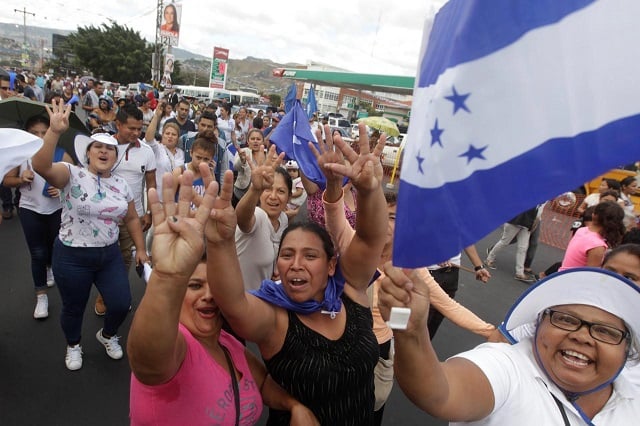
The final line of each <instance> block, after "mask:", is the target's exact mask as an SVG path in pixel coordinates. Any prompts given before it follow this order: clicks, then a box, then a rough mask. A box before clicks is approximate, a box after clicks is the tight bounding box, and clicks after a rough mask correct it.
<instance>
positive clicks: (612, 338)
mask: <svg viewBox="0 0 640 426" xmlns="http://www.w3.org/2000/svg"><path fill="white" fill-rule="evenodd" d="M544 314H545V315H549V322H551V325H553V326H555V327H557V328H559V329H561V330H565V331H578V330H579V329H580V328H582V326H584V325H586V326H587V327H588V328H589V334H590V335H591V337H593V338H594V339H596V340H598V341H600V342H603V343H608V344H610V345H619V344H620V343H622V341H623V340H624V339H625V338H626V337H627V336H629V332H628V331H626V330H625V331H623V330H620V329H617V328H615V327H611V326H609V325H604V324H598V323H593V322H589V321H585V320H583V319H580V318H578V317H576V316H573V315H571V314H567V313H565V312H560V311H554V310H552V309H545V311H544Z"/></svg>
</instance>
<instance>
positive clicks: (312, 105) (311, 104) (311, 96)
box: [306, 86, 318, 118]
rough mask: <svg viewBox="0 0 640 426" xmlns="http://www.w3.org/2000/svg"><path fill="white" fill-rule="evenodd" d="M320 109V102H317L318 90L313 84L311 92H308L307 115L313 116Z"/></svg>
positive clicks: (310, 88)
mask: <svg viewBox="0 0 640 426" xmlns="http://www.w3.org/2000/svg"><path fill="white" fill-rule="evenodd" d="M316 111H318V104H317V103H316V92H315V90H314V89H313V86H311V87H309V93H308V94H307V109H306V112H307V117H309V118H311V116H312V115H313V114H314V113H315V112H316Z"/></svg>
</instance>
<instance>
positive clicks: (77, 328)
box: [53, 238, 131, 346]
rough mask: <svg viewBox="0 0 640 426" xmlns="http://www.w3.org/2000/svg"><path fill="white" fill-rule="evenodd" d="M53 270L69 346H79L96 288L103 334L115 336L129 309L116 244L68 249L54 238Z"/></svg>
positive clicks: (127, 287)
mask: <svg viewBox="0 0 640 426" xmlns="http://www.w3.org/2000/svg"><path fill="white" fill-rule="evenodd" d="M53 270H54V271H55V278H56V285H57V286H58V291H60V298H61V299H62V313H61V315H60V324H61V325H62V331H63V332H64V335H65V337H66V339H67V344H68V345H69V346H73V345H76V344H78V343H80V339H81V332H82V317H83V315H84V310H85V308H86V306H87V301H88V300H89V294H90V292H91V286H92V285H93V284H95V286H96V287H97V288H98V291H100V294H102V297H103V298H104V303H105V305H106V306H107V313H106V314H105V316H104V334H105V335H108V336H115V335H116V333H117V332H118V327H120V325H121V324H122V323H123V322H124V320H125V318H126V316H127V313H128V312H129V306H130V305H131V290H130V289H129V277H128V276H127V273H126V271H125V268H124V262H123V261H122V256H121V255H120V248H119V247H118V243H114V244H111V245H109V246H106V247H68V246H65V245H64V244H62V242H61V241H60V239H58V238H56V240H55V242H54V244H53Z"/></svg>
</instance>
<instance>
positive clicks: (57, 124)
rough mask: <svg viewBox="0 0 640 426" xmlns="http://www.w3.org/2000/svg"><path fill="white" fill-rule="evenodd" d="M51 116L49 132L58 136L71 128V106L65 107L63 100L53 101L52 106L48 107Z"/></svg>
mask: <svg viewBox="0 0 640 426" xmlns="http://www.w3.org/2000/svg"><path fill="white" fill-rule="evenodd" d="M45 107H46V109H47V113H48V114H49V130H51V131H52V132H54V133H57V134H58V135H61V134H62V133H64V132H66V131H67V129H68V128H69V115H71V105H65V104H64V101H63V100H62V99H58V102H56V100H55V99H53V100H52V101H51V106H49V105H46V106H45Z"/></svg>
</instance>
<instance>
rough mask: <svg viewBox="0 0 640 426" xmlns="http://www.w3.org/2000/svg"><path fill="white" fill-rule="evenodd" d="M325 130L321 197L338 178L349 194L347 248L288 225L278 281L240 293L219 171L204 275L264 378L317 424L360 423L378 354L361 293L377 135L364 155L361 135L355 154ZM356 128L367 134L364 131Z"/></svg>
mask: <svg viewBox="0 0 640 426" xmlns="http://www.w3.org/2000/svg"><path fill="white" fill-rule="evenodd" d="M325 130H326V132H325V134H326V135H328V137H329V138H330V139H329V140H327V141H325V142H324V143H321V144H320V146H319V147H318V148H317V149H316V150H315V151H316V152H315V154H316V159H317V161H318V164H319V165H320V166H321V167H320V168H321V169H322V170H323V172H324V173H325V176H326V191H325V194H324V201H325V202H335V201H337V200H338V199H339V198H340V197H341V195H342V192H341V191H342V189H341V188H342V180H343V177H344V176H347V177H349V178H350V179H351V181H352V182H353V185H354V187H355V188H356V191H357V197H358V199H357V202H358V215H357V218H356V235H355V236H354V238H353V240H352V242H351V244H350V245H349V247H348V248H347V249H346V250H345V251H344V252H343V253H340V256H339V257H338V256H337V255H336V253H335V250H334V247H333V242H332V241H331V237H330V236H329V234H328V232H327V231H326V230H325V229H324V228H322V227H320V226H319V225H317V224H315V223H301V224H295V225H291V226H289V227H288V228H287V230H286V231H285V232H284V233H283V235H282V239H281V241H280V247H279V250H278V256H277V260H276V268H277V270H278V272H279V276H280V278H281V282H277V283H275V282H272V281H268V280H265V281H263V282H262V286H261V288H260V289H259V290H257V291H253V292H250V293H249V292H245V291H244V284H243V282H242V275H241V273H240V266H239V263H238V260H237V256H236V253H235V244H234V232H233V230H234V228H235V223H236V218H235V212H234V211H233V209H232V208H231V207H230V204H229V203H230V195H229V197H227V195H228V194H227V193H226V192H225V191H226V186H227V185H228V180H229V176H225V185H223V189H222V191H221V194H222V195H221V197H220V199H219V200H218V205H217V206H216V207H217V210H216V213H215V215H214V218H213V219H211V220H210V223H209V225H208V226H207V231H206V234H207V245H208V250H211V251H212V252H215V253H216V254H215V255H214V256H211V258H210V259H211V260H210V261H209V263H208V276H209V277H213V279H210V285H211V291H212V293H213V295H214V297H215V299H216V301H217V302H218V305H219V306H220V308H221V309H222V311H223V312H224V314H225V317H226V318H227V320H228V321H229V323H230V325H231V327H232V328H233V329H234V330H235V331H236V333H237V334H238V335H240V336H241V337H243V338H245V339H246V340H249V341H253V342H255V343H257V345H258V347H259V349H260V352H261V354H262V357H263V358H264V359H265V364H266V366H267V369H268V370H269V372H270V373H271V376H272V377H273V379H274V380H275V381H276V382H277V383H279V384H280V386H282V387H283V388H284V389H285V390H287V391H288V392H289V393H290V394H291V395H292V396H294V397H295V398H296V399H298V400H299V401H300V402H302V403H303V404H305V405H306V406H307V407H309V408H310V409H311V410H312V411H313V413H314V414H315V415H316V417H317V418H318V420H319V421H320V423H321V424H323V425H369V424H372V422H373V404H374V389H373V369H374V367H375V364H376V362H377V359H378V352H379V350H378V344H377V341H376V339H375V336H374V334H373V331H372V323H373V321H372V317H371V312H370V310H369V307H368V304H369V300H368V297H367V294H366V289H367V287H368V285H369V282H370V281H371V277H372V276H373V275H374V273H375V271H376V266H377V260H378V259H379V258H380V255H381V253H382V248H383V246H384V243H385V241H386V232H387V220H388V218H387V214H386V208H385V206H386V202H385V198H384V195H383V191H382V185H381V183H382V166H381V164H380V160H379V158H380V153H381V152H382V147H383V146H384V141H385V138H384V137H382V138H381V139H380V142H379V144H378V145H377V146H376V148H375V150H374V152H373V153H370V152H369V142H368V139H367V137H366V136H364V137H361V139H360V154H356V153H355V152H354V151H353V150H352V149H351V147H349V146H347V145H346V144H345V143H344V142H343V141H342V139H341V138H339V137H336V139H335V140H334V139H332V136H331V132H330V131H329V129H325ZM360 134H361V135H366V131H365V129H361V132H360ZM334 143H335V145H336V147H337V148H338V150H334V149H333V144H334ZM318 150H319V151H318ZM343 155H344V157H343ZM345 158H346V159H347V160H348V162H346V161H344V159H345ZM281 161H282V156H280V157H279V158H277V159H274V158H269V159H267V161H266V162H265V164H263V165H262V166H261V167H258V168H256V169H254V170H253V174H252V182H254V183H256V184H257V183H260V184H262V183H263V182H262V180H263V179H266V180H269V179H273V174H274V170H275V167H277V166H278V165H279V164H280V163H281ZM298 162H299V163H301V161H300V159H299V158H298ZM301 169H302V171H303V172H304V167H301ZM227 198H229V199H228V200H227ZM268 424H270V425H271V424H273V425H275V424H289V417H288V413H282V412H278V411H272V412H270V416H269V423H268Z"/></svg>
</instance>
